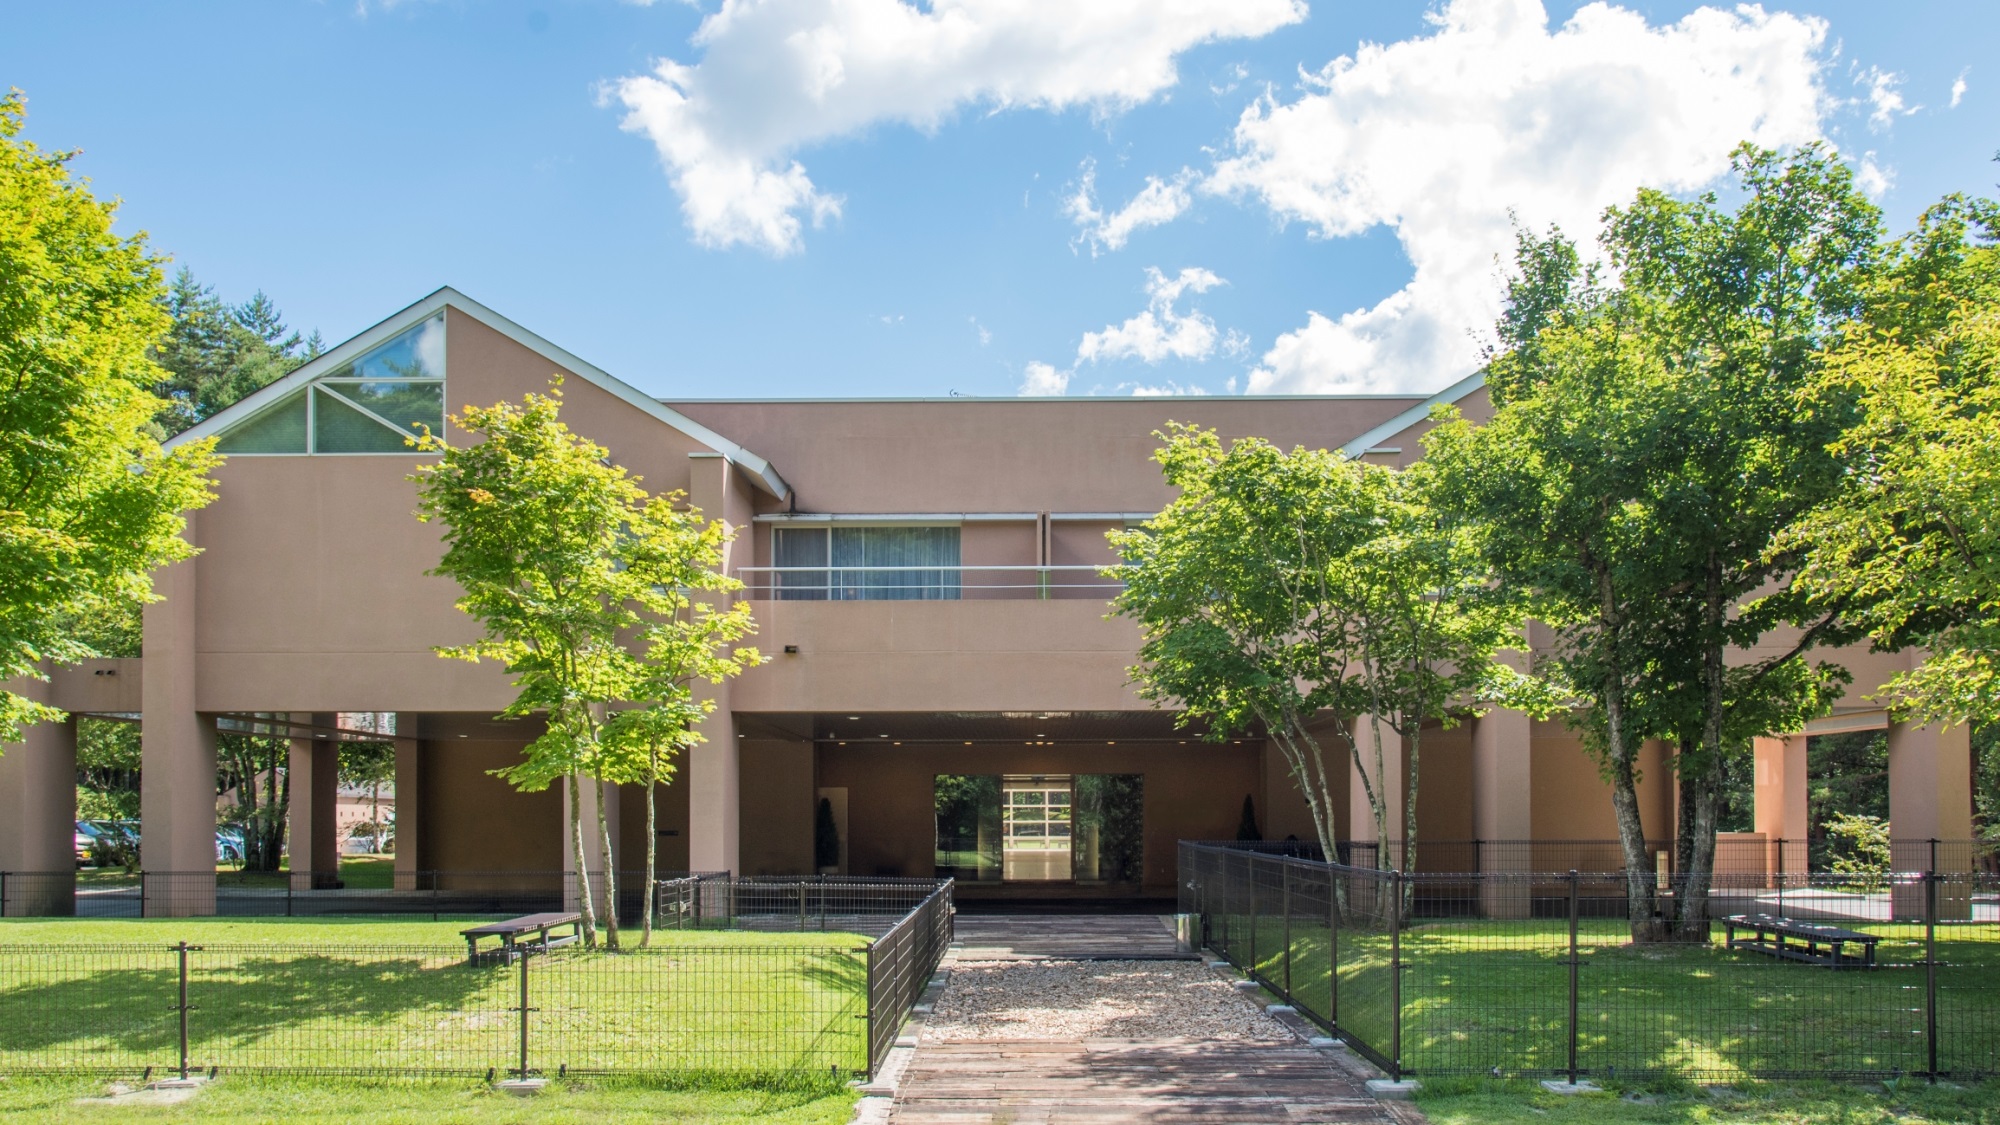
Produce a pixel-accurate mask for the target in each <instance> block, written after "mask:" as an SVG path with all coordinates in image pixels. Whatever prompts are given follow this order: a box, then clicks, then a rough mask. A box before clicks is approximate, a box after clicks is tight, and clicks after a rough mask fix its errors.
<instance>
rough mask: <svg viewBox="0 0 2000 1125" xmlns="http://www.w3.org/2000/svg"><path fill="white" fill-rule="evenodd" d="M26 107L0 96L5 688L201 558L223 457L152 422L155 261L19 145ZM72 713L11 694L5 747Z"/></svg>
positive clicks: (99, 206) (48, 158) (0, 598)
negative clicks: (202, 516) (197, 540)
mask: <svg viewBox="0 0 2000 1125" xmlns="http://www.w3.org/2000/svg"><path fill="white" fill-rule="evenodd" d="M25 105H26V102H25V99H24V98H23V97H22V95H21V93H20V92H19V91H18V90H17V91H14V92H12V93H10V94H8V95H7V96H6V97H5V98H0V682H4V681H6V680H10V679H15V678H19V677H35V678H41V677H43V676H44V675H45V673H44V672H43V671H42V668H43V666H44V665H45V663H70V662H74V661H77V660H81V659H84V658H86V657H91V656H95V655H97V652H96V651H95V650H93V649H92V648H91V647H90V645H89V644H88V643H86V641H85V640H84V639H82V637H81V636H80V634H79V633H78V631H76V630H75V629H74V628H73V623H75V622H77V621H80V620H87V619H89V618H91V617H93V616H96V615H100V614H104V613H107V612H128V611H126V610H124V609H123V608H122V607H127V606H131V605H136V604H138V603H140V602H143V601H146V600H149V599H151V598H153V597H154V595H153V592H152V579H151V573H152V571H153V570H155V569H157V568H158V567H161V566H165V565H166V564H168V563H170V562H173V561H175V560H177V559H184V558H187V557H189V556H190V555H192V554H193V553H194V549H193V548H192V547H190V546H189V545H188V543H187V541H186V540H184V539H182V538H181V537H180V532H181V529H182V528H183V527H184V526H185V524H186V519H185V516H184V513H186V512H187V511H189V510H191V509H195V508H200V507H202V506H203V505H205V504H207V503H208V502H209V500H211V499H212V498H213V494H212V493H211V492H210V489H209V484H210V482H209V479H208V473H209V471H210V469H211V468H212V467H213V466H214V464H215V462H216V458H215V454H214V452H213V446H212V443H209V442H191V443H189V444H187V445H184V446H182V447H180V448H179V449H177V450H175V451H174V452H173V453H171V454H169V453H165V452H163V451H162V450H161V449H160V447H159V443H158V441H157V440H156V438H155V436H154V434H153V433H152V432H151V430H150V427H149V423H150V421H151V419H152V417H153V415H154V413H155V412H156V411H157V410H158V409H159V408H160V400H159V399H158V398H157V397H156V396H155V395H154V394H153V393H152V390H151V388H152V387H153V386H154V385H156V384H157V383H158V382H159V379H160V371H159V368H158V367H156V366H155V365H154V364H153V362H152V361H151V359H150V357H149V353H150V351H151V348H152V345H153V342H154V341H155V340H157V339H158V338H159V337H160V335H161V333H162V332H163V331H164V330H165V329H166V327H167V323H166V322H167V318H166V314H165V313H164V312H163V311H162V310H161V303H162V299H163V296H164V293H163V289H164V286H163V284H162V280H161V277H160V267H159V261H158V259H157V258H155V257H154V256H153V255H152V253H151V252H150V251H149V250H148V248H147V246H146V242H145V239H144V236H142V235H140V236H134V237H131V238H120V237H118V236H117V235H116V234H114V233H112V229H111V225H112V218H113V213H114V207H113V205H112V204H109V203H101V202H99V201H97V200H96V199H94V198H93V197H92V196H91V194H90V192H89V190H88V187H87V185H86V184H85V183H84V182H83V181H81V180H77V179H73V178H72V177H71V176H70V172H69V162H70V160H71V158H72V156H73V155H74V154H73V153H63V152H56V153H49V152H44V151H42V150H41V149H40V148H38V147H37V146H35V145H34V144H33V143H31V142H28V141H23V140H21V139H19V134H20V131H21V124H22V120H23V116H24V113H25ZM61 717H62V715H61V712H59V711H57V710H55V709H54V708H51V707H47V706H45V705H42V704H39V703H34V702H31V701H29V700H27V699H25V698H23V697H22V696H19V695H16V694H14V693H12V692H8V691H4V690H0V743H5V742H12V741H18V740H19V739H20V737H21V732H22V728H23V727H24V726H25V725H26V724H28V723H33V722H52V721H56V720H59V719H60V718H61Z"/></svg>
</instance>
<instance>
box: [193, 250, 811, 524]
mask: <svg viewBox="0 0 2000 1125" xmlns="http://www.w3.org/2000/svg"><path fill="white" fill-rule="evenodd" d="M446 308H449V309H451V310H452V311H453V312H455V313H459V314H462V315H464V316H469V317H471V318H472V319H474V320H476V321H478V322H479V323H481V324H483V325H485V326H486V327H488V328H491V329H492V330H493V331H495V332H498V333H500V334H501V335H502V336H505V337H507V338H508V339H510V340H512V341H514V342H515V343H517V344H519V345H521V346H522V347H524V348H527V349H528V350H530V351H532V352H534V353H536V354H537V355H539V356H541V357H542V358H543V359H546V360H548V361H549V362H550V363H553V364H555V365H556V366H558V367H561V368H562V369H564V370H565V371H569V372H571V373H573V374H575V375H576V376H577V377H578V378H580V379H582V380H584V381H585V382H587V383H590V384H591V385H593V386H595V387H598V388H600V389H602V390H604V391H607V392H609V393H610V394H612V395H613V396H615V397H617V398H619V399H622V400H623V401H625V402H627V403H629V404H631V405H632V406H634V407H636V408H638V409H639V410H641V411H643V412H645V413H646V414H649V415H651V416H652V417H654V418H656V419H658V420H659V421H661V422H664V423H666V424H667V425H669V426H671V427H673V428H674V429H676V430H679V431H680V432H681V433H683V434H686V435H687V436H688V437H690V438H693V439H694V440H695V441H698V442H700V443H701V444H703V445H705V446H707V447H708V448H710V449H712V450H714V451H715V452H717V453H719V454H721V455H722V456H724V457H726V458H728V459H729V460H730V462H731V463H733V464H735V465H736V466H737V467H739V468H741V469H743V470H744V471H745V472H747V473H749V474H750V480H751V482H752V483H754V484H755V485H756V486H757V487H758V488H761V489H763V490H764V491H765V492H768V493H770V494H771V495H772V496H775V497H777V498H778V499H780V500H784V499H787V498H789V497H790V495H791V488H790V486H788V485H787V484H786V483H785V479H784V478H783V477H781V476H779V475H778V471H777V470H776V469H774V468H772V467H771V463H770V462H769V461H766V460H764V459H763V458H762V457H759V456H757V455H756V454H755V453H752V452H750V451H749V450H747V449H745V448H743V447H742V446H740V445H738V444H736V443H735V442H733V441H730V440H729V439H728V438H726V437H723V436H722V435H721V434H718V433H716V432H715V431H714V430H711V429H709V428H708V427H707V426H704V425H702V424H701V423H699V422H697V421H695V420H694V419H692V418H689V417H688V416H687V415H685V414H682V413H681V412H680V411H678V410H675V409H673V408H671V407H669V406H666V405H664V404H663V403H661V402H660V401H659V400H657V399H654V398H651V397H649V396H647V395H646V394H644V393H642V392H640V391H639V389H638V388H636V387H634V386H632V385H631V384H630V383H627V382H625V381H624V380H623V379H620V378H618V377H617V376H615V375H612V374H611V373H610V372H608V371H605V370H604V369H603V368H601V367H598V366H597V365H595V364H593V363H589V362H587V361H585V360H583V359H579V358H578V357H577V356H575V355H573V354H571V353H570V352H569V351H567V350H565V349H563V348H559V347H557V346H556V345H555V344H552V343H550V342H549V341H548V340H545V339H543V338H542V337H540V336H538V335H536V334H535V333H533V332H530V331H528V330H527V329H526V328H523V327H521V326H520V325H519V324H516V323H514V322H513V321H511V320H509V319H507V318H506V317H504V316H501V315H500V314H499V313H497V312H494V311H493V310H492V309H489V308H487V307H486V306H485V305H482V304H480V303H479V302H478V301H475V300H473V299H472V298H470V297H468V296H466V295H465V294H463V293H460V292H459V291H458V290H456V289H453V288H451V287H450V286H445V287H444V288H442V289H439V290H438V291H437V292H435V293H432V294H431V295H430V296H428V297H425V298H424V299H423V300H421V301H418V302H417V303H416V304H414V305H411V306H409V307H408V308H406V309H403V310H402V311H401V312H398V313H395V314H393V315H391V316H390V317H388V318H387V319H385V320H383V321H382V322H380V323H378V324H376V325H375V326H374V327H372V328H369V329H367V330H366V331H363V332H362V333H360V334H359V335H357V336H355V337H353V338H352V339H350V340H347V341H346V342H344V343H342V344H340V345H339V346H338V347H335V348H332V349H330V350H328V351H326V352H325V353H323V354H321V355H320V356H318V357H317V358H315V359H313V360H312V361H310V362H308V363H306V364H305V365H304V366H302V367H300V368H299V369H298V370H296V371H294V372H292V373H291V374H289V375H287V376H285V377H284V378H282V379H279V380H278V381H277V382H275V383H272V384H270V385H269V386H266V387H263V388H262V389H260V390H258V391H257V392H256V393H254V394H251V395H248V396H245V397H244V398H243V399H242V401H240V402H237V403H236V404H234V405H232V406H230V407H229V408H228V409H227V410H223V411H220V412H219V413H216V414H214V415H212V416H210V417H209V418H207V419H204V420H203V421H202V422H201V424H200V425H197V426H195V427H193V428H192V429H188V430H185V431H183V432H181V433H179V434H177V435H175V436H174V437H173V438H171V439H170V440H168V441H167V443H166V447H167V448H168V449H172V448H174V447H175V446H177V445H180V444H181V443H183V442H188V441H193V440H195V439H197V438H204V437H209V436H210V435H213V434H217V433H220V432H222V431H223V430H225V429H227V428H228V427H229V426H231V425H232V424H234V423H235V422H237V421H238V420H240V419H243V418H246V417H248V416H250V415H252V414H255V413H256V412H257V411H259V410H261V409H263V408H264V407H265V406H266V405H268V404H270V403H271V402H273V401H275V400H277V399H279V398H282V397H284V396H285V395H287V394H290V393H291V392H292V391H294V390H297V389H298V388H300V387H302V386H304V385H306V384H307V383H310V382H312V381H313V380H314V379H317V378H319V377H320V376H322V375H325V374H327V373H328V372H330V371H334V370H336V369H337V368H339V367H340V366H341V365H342V364H344V363H346V362H347V361H349V360H351V359H354V358H356V357H357V356H360V355H363V354H365V353H366V352H368V351H369V350H370V349H371V348H374V347H375V346H376V345H378V344H380V343H382V342H384V341H386V340H389V339H391V338H393V337H394V336H395V335H396V334H397V333H399V332H402V331H403V330H405V329H407V328H409V327H411V326H413V325H416V324H420V323H422V322H423V321H425V320H428V319H430V318H431V317H433V316H436V315H437V314H438V312H439V311H440V310H442V309H446ZM445 362H446V365H447V366H446V377H447V379H449V377H450V369H449V365H450V359H449V357H447V359H446V361H445Z"/></svg>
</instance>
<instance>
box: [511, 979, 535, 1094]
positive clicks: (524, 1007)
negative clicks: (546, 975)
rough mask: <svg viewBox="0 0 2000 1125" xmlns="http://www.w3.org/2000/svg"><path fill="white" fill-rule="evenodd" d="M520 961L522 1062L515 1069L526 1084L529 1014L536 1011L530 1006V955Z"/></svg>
mask: <svg viewBox="0 0 2000 1125" xmlns="http://www.w3.org/2000/svg"><path fill="white" fill-rule="evenodd" d="M518 960H519V961H520V964H521V1060H520V1065H519V1066H518V1067H516V1068H515V1073H517V1074H519V1075H520V1076H521V1081H523V1082H526V1081H527V1080H528V1074H529V1071H528V1013H529V1012H532V1011H534V1010H535V1009H533V1008H531V1007H529V1006H528V960H529V955H528V954H527V953H525V952H523V953H521V954H520V955H519V958H518Z"/></svg>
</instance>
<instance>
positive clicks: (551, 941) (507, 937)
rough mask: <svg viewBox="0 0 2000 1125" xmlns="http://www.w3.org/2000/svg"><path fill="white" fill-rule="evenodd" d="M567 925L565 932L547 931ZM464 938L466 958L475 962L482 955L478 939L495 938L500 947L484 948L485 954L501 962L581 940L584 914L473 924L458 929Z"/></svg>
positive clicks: (525, 915)
mask: <svg viewBox="0 0 2000 1125" xmlns="http://www.w3.org/2000/svg"><path fill="white" fill-rule="evenodd" d="M563 926H568V927H569V933H568V934H566V935H561V936H558V935H555V934H551V933H550V932H549V931H551V930H555V929H560V928H561V927H563ZM459 934H460V935H462V936H463V937H464V938H465V959H466V961H467V962H468V963H470V964H473V965H477V964H479V959H480V957H481V956H482V954H481V953H480V951H479V942H480V939H481V938H498V939H499V941H500V948H498V949H494V950H489V951H487V952H486V953H485V954H484V956H487V957H498V958H500V959H501V960H503V961H510V962H511V961H513V960H514V958H516V957H519V956H521V955H522V954H523V953H539V952H543V951H546V950H550V949H554V948H556V947H557V946H559V945H569V944H571V943H572V942H577V941H581V940H583V915H581V914H575V913H567V914H523V915H521V916H520V917H519V918H509V919H507V920H506V921H505V922H489V923H487V924H486V925H484V926H474V927H472V928H471V929H469V930H460V931H459Z"/></svg>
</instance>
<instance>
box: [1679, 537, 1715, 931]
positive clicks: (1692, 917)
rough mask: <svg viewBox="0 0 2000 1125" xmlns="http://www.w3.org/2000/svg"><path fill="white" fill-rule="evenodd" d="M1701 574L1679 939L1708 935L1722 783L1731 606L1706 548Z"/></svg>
mask: <svg viewBox="0 0 2000 1125" xmlns="http://www.w3.org/2000/svg"><path fill="white" fill-rule="evenodd" d="M1705 577H1706V579H1707V589H1706V591H1705V597H1704V599H1703V602H1702V626H1703V630H1702V635H1703V638H1704V640H1705V641H1706V651H1705V652H1703V653H1702V663H1701V686H1702V724H1701V760H1700V761H1699V762H1698V763H1697V769H1696V773H1697V774H1698V775H1699V777H1700V784H1699V785H1698V786H1697V787H1696V791H1695V799H1694V801H1693V802H1692V803H1693V805H1694V824H1693V826H1692V831H1693V835H1694V838H1693V839H1692V840H1690V841H1689V842H1688V844H1687V854H1688V862H1687V866H1686V867H1685V868H1683V869H1682V870H1681V872H1680V888H1679V894H1677V895H1675V897H1674V901H1675V907H1676V910H1675V913H1676V915H1677V916H1678V924H1677V926H1676V931H1677V934H1676V936H1678V937H1679V938H1680V939H1681V940H1682V941H1707V940H1708V890H1709V887H1710V885H1711V884H1712V883H1713V882H1714V875H1715V821H1716V805H1717V802H1718V800H1719V799H1720V796H1721V790H1722V784H1723V768H1722V754H1723V746H1722V710H1723V704H1724V698H1723V697H1724V694H1725V691H1726V683H1727V680H1726V672H1725V670H1724V663H1723V645H1724V643H1725V642H1724V638H1723V624H1724V618H1725V617H1726V615H1727V614H1728V611H1729V607H1728V606H1727V604H1725V602H1724V600H1723V596H1722V565H1721V563H1719V562H1718V561H1717V560H1716V557H1715V553H1714V552H1713V551H1710V552H1709V557H1708V567H1707V574H1706V576H1705Z"/></svg>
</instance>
